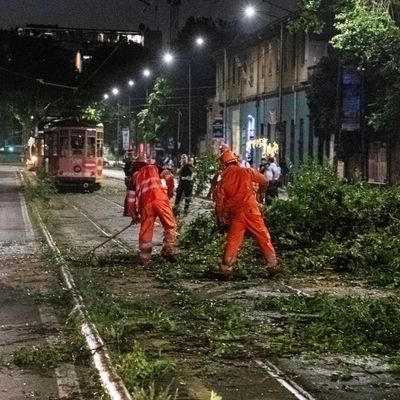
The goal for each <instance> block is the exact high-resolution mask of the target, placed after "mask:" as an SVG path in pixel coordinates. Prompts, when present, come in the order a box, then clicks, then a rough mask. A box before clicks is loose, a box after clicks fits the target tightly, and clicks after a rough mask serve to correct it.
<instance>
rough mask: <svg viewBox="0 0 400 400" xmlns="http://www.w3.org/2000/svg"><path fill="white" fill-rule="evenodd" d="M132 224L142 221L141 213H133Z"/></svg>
mask: <svg viewBox="0 0 400 400" xmlns="http://www.w3.org/2000/svg"><path fill="white" fill-rule="evenodd" d="M131 223H132V225H137V224H139V223H140V215H137V214H136V215H133V216H132V222H131Z"/></svg>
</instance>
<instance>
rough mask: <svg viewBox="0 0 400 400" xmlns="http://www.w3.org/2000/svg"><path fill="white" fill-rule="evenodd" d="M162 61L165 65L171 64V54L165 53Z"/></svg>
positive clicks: (172, 58)
mask: <svg viewBox="0 0 400 400" xmlns="http://www.w3.org/2000/svg"><path fill="white" fill-rule="evenodd" d="M163 60H164V62H165V63H166V64H171V63H172V62H173V61H174V56H173V54H172V53H165V54H164V56H163Z"/></svg>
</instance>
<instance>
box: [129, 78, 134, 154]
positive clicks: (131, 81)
mask: <svg viewBox="0 0 400 400" xmlns="http://www.w3.org/2000/svg"><path fill="white" fill-rule="evenodd" d="M134 86H135V82H134V81H133V80H132V79H130V80H129V81H128V129H129V134H130V132H131V125H132V124H131V91H130V89H132V88H133V87H134ZM130 141H131V139H130V140H129V142H130ZM129 147H130V145H129Z"/></svg>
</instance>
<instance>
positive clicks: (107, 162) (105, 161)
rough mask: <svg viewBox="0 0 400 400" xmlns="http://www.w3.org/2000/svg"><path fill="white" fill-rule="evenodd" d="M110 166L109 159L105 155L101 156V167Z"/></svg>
mask: <svg viewBox="0 0 400 400" xmlns="http://www.w3.org/2000/svg"><path fill="white" fill-rule="evenodd" d="M109 166H110V161H108V159H107V158H106V157H103V167H109Z"/></svg>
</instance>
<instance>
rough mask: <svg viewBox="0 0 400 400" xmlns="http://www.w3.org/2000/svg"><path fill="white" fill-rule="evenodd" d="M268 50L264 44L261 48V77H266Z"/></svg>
mask: <svg viewBox="0 0 400 400" xmlns="http://www.w3.org/2000/svg"><path fill="white" fill-rule="evenodd" d="M265 58H266V51H265V47H264V46H263V48H262V50H261V79H265V63H266V60H265Z"/></svg>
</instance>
